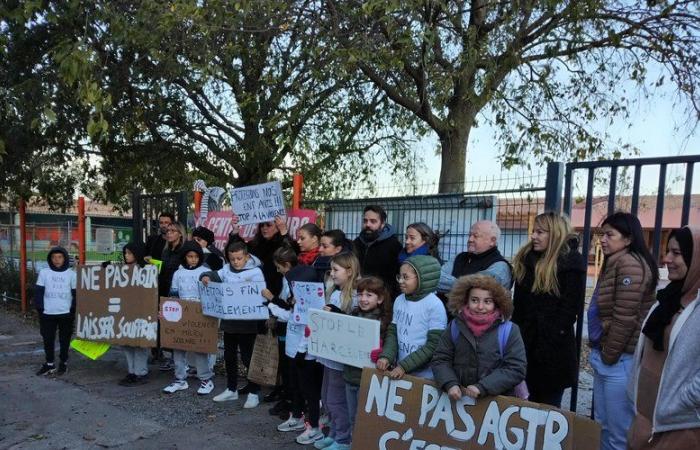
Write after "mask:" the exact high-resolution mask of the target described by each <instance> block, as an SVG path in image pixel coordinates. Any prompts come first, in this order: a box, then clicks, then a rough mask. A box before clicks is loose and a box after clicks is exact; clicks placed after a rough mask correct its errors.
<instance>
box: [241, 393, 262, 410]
mask: <svg viewBox="0 0 700 450" xmlns="http://www.w3.org/2000/svg"><path fill="white" fill-rule="evenodd" d="M259 404H260V397H258V394H248V398H246V399H245V404H244V405H243V409H251V408H255V407H256V406H258V405H259Z"/></svg>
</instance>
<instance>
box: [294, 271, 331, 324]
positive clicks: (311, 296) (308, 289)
mask: <svg viewBox="0 0 700 450" xmlns="http://www.w3.org/2000/svg"><path fill="white" fill-rule="evenodd" d="M292 295H293V296H294V302H295V303H294V310H293V311H292V318H291V320H290V322H292V323H296V324H303V325H306V324H307V323H308V320H309V310H310V309H321V308H323V307H324V306H325V305H326V298H325V296H324V294H323V283H313V282H306V281H293V282H292Z"/></svg>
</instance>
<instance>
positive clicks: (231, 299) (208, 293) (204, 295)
mask: <svg viewBox="0 0 700 450" xmlns="http://www.w3.org/2000/svg"><path fill="white" fill-rule="evenodd" d="M263 289H265V282H263V281H247V282H241V283H215V282H213V281H210V282H209V284H208V285H207V286H204V285H203V284H202V283H199V298H201V299H202V312H203V313H204V315H206V316H212V317H218V318H220V319H227V320H229V319H235V320H267V319H268V318H269V317H270V312H269V310H268V309H267V306H265V305H263V302H264V301H265V298H264V297H263V296H262V294H261V292H262V290H263Z"/></svg>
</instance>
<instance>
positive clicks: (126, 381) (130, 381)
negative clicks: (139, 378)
mask: <svg viewBox="0 0 700 450" xmlns="http://www.w3.org/2000/svg"><path fill="white" fill-rule="evenodd" d="M135 379H136V375H134V374H133V373H130V374H127V375H126V376H125V377H124V378H122V379H121V380H119V386H133V385H134V380H135Z"/></svg>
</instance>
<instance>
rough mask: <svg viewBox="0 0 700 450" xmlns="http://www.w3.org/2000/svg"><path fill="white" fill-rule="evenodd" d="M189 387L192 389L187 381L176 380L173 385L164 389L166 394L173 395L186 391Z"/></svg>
mask: <svg viewBox="0 0 700 450" xmlns="http://www.w3.org/2000/svg"><path fill="white" fill-rule="evenodd" d="M188 387H190V385H189V384H187V381H185V380H175V381H173V382H172V383H170V384H169V385H167V386H165V387H164V388H163V392H165V393H166V394H173V393H175V392H177V391H184V390H185V389H187V388H188Z"/></svg>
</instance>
